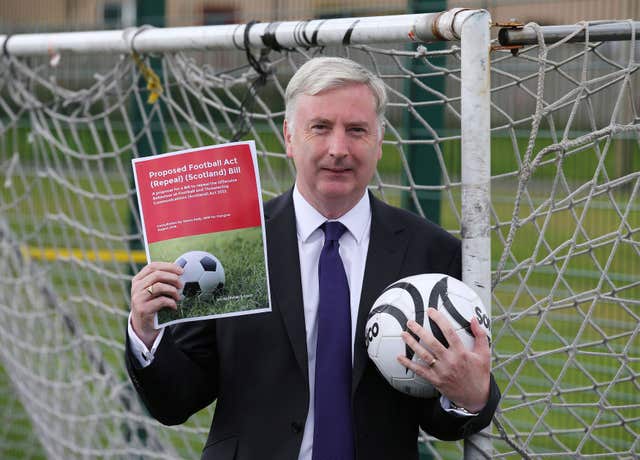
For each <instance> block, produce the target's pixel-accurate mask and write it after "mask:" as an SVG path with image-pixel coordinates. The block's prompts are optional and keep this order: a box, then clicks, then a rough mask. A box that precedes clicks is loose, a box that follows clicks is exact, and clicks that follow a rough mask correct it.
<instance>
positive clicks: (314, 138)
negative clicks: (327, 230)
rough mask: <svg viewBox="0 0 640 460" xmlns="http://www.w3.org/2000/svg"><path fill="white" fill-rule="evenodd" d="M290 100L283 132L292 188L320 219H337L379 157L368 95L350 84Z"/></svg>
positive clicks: (371, 100) (361, 191)
mask: <svg viewBox="0 0 640 460" xmlns="http://www.w3.org/2000/svg"><path fill="white" fill-rule="evenodd" d="M295 102H296V105H295V111H294V113H293V120H290V122H289V123H287V121H285V124H284V136H285V142H286V147H287V156H289V157H291V158H293V160H294V163H295V165H296V170H297V176H296V183H297V184H298V189H299V190H300V193H301V194H302V196H303V197H304V198H305V199H306V200H307V201H308V202H309V203H311V204H312V205H313V206H314V207H315V208H316V209H317V210H318V211H320V212H321V213H323V214H324V215H325V217H329V218H336V217H339V216H341V215H342V214H344V213H345V212H347V211H349V209H351V208H352V207H353V206H355V204H356V203H357V202H358V200H359V199H360V198H361V197H362V195H363V194H364V191H365V189H366V187H367V185H368V184H369V181H370V180H371V178H372V177H373V174H374V172H375V168H376V164H377V163H378V160H379V159H380V156H381V155H382V135H381V133H379V129H378V120H377V117H376V112H375V98H374V95H373V93H372V92H371V90H370V89H369V88H368V87H367V86H366V85H364V84H359V83H356V84H351V85H347V86H343V87H340V88H335V89H329V90H326V91H323V92H321V93H318V94H316V95H315V96H309V95H306V94H302V95H299V96H298V98H297V100H296V101H295Z"/></svg>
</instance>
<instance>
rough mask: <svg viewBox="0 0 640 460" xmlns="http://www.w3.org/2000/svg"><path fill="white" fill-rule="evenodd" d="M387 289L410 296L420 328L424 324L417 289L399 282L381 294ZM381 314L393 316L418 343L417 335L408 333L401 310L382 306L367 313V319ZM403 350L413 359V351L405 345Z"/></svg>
mask: <svg viewBox="0 0 640 460" xmlns="http://www.w3.org/2000/svg"><path fill="white" fill-rule="evenodd" d="M389 289H403V290H405V291H407V292H408V293H409V295H410V296H411V300H413V305H414V312H415V315H416V318H415V321H416V323H418V324H419V325H420V326H422V325H423V324H424V302H423V301H422V296H421V295H420V291H418V288H416V287H415V286H414V285H413V284H411V283H407V282H405V281H400V282H398V283H394V284H392V285H390V286H388V287H387V288H386V289H385V290H384V291H382V292H386V291H388V290H389ZM381 312H385V313H389V314H390V315H391V316H393V317H394V318H395V319H396V321H398V323H399V324H400V327H401V328H402V330H403V331H406V332H408V333H409V334H411V336H412V337H413V338H414V339H415V340H416V341H417V342H420V337H418V335H417V334H414V333H413V332H412V331H410V330H409V329H408V328H407V321H408V318H407V316H406V315H405V314H404V313H403V312H402V310H400V309H399V308H397V307H394V306H393V305H389V304H384V305H380V306H379V307H376V308H374V309H373V310H371V312H370V313H369V318H371V316H373V315H374V314H376V313H381ZM404 349H405V350H404V354H405V356H406V357H407V359H409V360H411V359H413V355H415V351H413V349H412V348H411V347H410V346H409V345H406V344H405V346H404ZM405 372H406V373H409V369H406V370H405Z"/></svg>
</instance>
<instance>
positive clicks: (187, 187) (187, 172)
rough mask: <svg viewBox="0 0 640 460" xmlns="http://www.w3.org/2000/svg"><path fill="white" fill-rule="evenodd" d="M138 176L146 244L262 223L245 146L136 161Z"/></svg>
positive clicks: (255, 186) (247, 151)
mask: <svg viewBox="0 0 640 460" xmlns="http://www.w3.org/2000/svg"><path fill="white" fill-rule="evenodd" d="M134 173H135V176H136V185H137V188H138V197H139V199H140V201H141V202H140V207H141V209H142V210H143V222H144V227H145V233H146V237H147V244H149V243H154V242H157V241H164V240H168V239H172V238H179V237H183V236H192V235H201V234H204V233H213V232H221V231H226V230H234V229H240V228H247V227H258V226H260V224H261V222H260V203H259V194H260V191H259V190H257V185H256V184H257V182H256V170H255V168H254V162H253V158H252V155H251V149H250V148H249V146H248V145H247V144H242V143H240V144H232V145H225V146H221V147H210V148H203V149H196V150H193V151H184V152H179V153H175V154H166V155H159V156H156V157H148V158H144V159H140V160H135V162H134Z"/></svg>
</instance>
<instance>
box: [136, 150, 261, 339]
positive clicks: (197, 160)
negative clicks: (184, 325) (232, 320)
mask: <svg viewBox="0 0 640 460" xmlns="http://www.w3.org/2000/svg"><path fill="white" fill-rule="evenodd" d="M132 165H133V173H134V178H135V184H136V191H137V196H138V206H139V210H140V221H141V226H142V231H143V234H144V242H145V250H146V254H147V261H149V262H152V261H168V262H174V263H176V264H178V265H180V266H181V267H182V268H183V269H184V273H183V274H182V276H181V278H182V283H183V287H182V288H181V289H180V292H179V294H180V301H179V302H178V309H177V311H176V310H173V309H170V308H165V309H162V310H161V311H160V312H158V314H157V315H156V327H164V326H167V325H169V324H174V323H179V322H183V321H194V320H202V319H212V318H218V317H226V316H234V315H243V314H249V313H260V312H265V311H270V310H271V304H270V297H269V280H268V270H267V251H266V238H265V232H264V215H263V212H262V195H261V192H260V175H259V174H258V162H257V157H256V149H255V144H254V142H253V141H246V142H235V143H230V144H220V145H214V146H208V147H200V148H195V149H189V150H181V151H179V152H171V153H165V154H162V155H156V156H150V157H143V158H136V159H133V160H132Z"/></svg>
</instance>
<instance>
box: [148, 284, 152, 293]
mask: <svg viewBox="0 0 640 460" xmlns="http://www.w3.org/2000/svg"><path fill="white" fill-rule="evenodd" d="M147 292H148V293H149V295H153V284H150V285H149V286H147Z"/></svg>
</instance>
